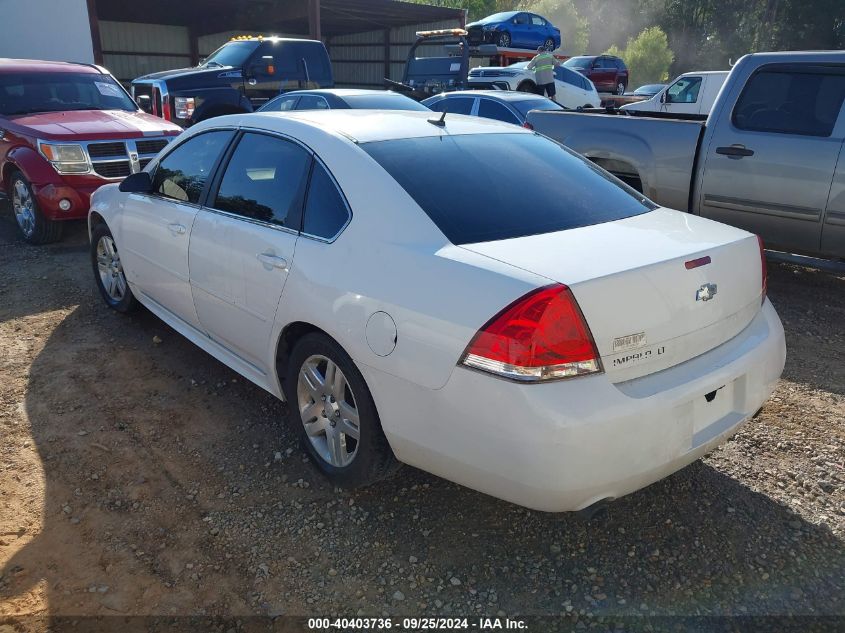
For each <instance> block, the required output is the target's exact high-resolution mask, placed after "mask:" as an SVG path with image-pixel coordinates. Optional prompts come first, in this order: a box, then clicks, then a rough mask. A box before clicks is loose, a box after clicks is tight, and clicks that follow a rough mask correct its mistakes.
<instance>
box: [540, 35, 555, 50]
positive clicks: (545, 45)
mask: <svg viewBox="0 0 845 633" xmlns="http://www.w3.org/2000/svg"><path fill="white" fill-rule="evenodd" d="M543 48H545V49H546V50H547V51H549V52H551V51H553V50H554V49H555V41H554V40H553V39H552V38H551V37H547V38H546V41H545V42H543Z"/></svg>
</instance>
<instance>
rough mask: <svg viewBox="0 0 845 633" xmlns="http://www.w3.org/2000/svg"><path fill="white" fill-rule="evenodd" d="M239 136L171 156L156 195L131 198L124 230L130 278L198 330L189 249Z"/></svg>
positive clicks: (209, 139)
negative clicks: (221, 165) (215, 176)
mask: <svg viewBox="0 0 845 633" xmlns="http://www.w3.org/2000/svg"><path fill="white" fill-rule="evenodd" d="M233 135H234V132H233V131H231V130H219V131H214V132H205V133H203V134H198V135H197V136H194V137H192V138H190V139H188V140H187V141H185V142H184V143H181V144H180V145H178V146H176V147H175V148H174V149H173V150H172V151H170V152H168V153H167V155H166V156H164V158H162V159H161V162H160V163H159V164H158V166H157V167H156V170H155V173H154V174H153V192H152V193H151V194H140V193H134V194H131V195H130V196H128V197H127V199H126V203H125V204H126V206H125V211H124V213H123V214H122V218H123V223H122V226H121V230H120V243H119V244H118V249H119V250H120V256H121V261H122V263H123V267H124V270H125V272H126V275H127V278H128V279H129V280H130V281H131V282H132V283H133V284H135V285H136V286H137V290H138V292H140V293H142V294H144V295H146V296H147V297H148V298H150V299H152V300H153V301H155V302H156V303H157V304H159V305H160V306H162V307H163V308H165V309H166V310H167V311H168V312H170V313H172V314H173V315H175V316H177V317H178V318H179V319H181V320H183V321H185V322H186V323H189V324H190V325H192V326H194V327H197V326H198V321H197V315H196V311H195V310H194V301H193V299H192V297H191V289H190V286H189V284H188V243H189V239H190V236H191V229H192V228H193V225H194V220H195V218H196V215H197V212H198V210H199V201H200V199H201V197H202V193H203V189H204V187H205V186H206V183H207V181H208V178H209V176H210V174H211V173H212V171H213V169H214V165H215V163H216V162H217V160H218V158H219V157H220V156H221V155H222V153H223V150H224V149H225V147H226V146H227V145H228V143H229V141H230V140H231V138H232V136H233Z"/></svg>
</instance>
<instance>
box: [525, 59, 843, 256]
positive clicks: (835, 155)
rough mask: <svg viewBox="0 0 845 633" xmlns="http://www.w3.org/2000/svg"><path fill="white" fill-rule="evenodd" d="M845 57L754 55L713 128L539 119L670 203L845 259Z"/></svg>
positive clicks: (639, 118)
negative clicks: (844, 149) (844, 148)
mask: <svg viewBox="0 0 845 633" xmlns="http://www.w3.org/2000/svg"><path fill="white" fill-rule="evenodd" d="M843 102H845V52H789V53H755V54H752V55H746V56H745V57H743V58H742V59H740V60H739V61H738V62H737V64H736V65H735V66H734V68H733V70H732V71H731V73H730V75H729V76H728V78H727V80H726V81H725V85H724V86H723V88H722V90H721V92H720V93H719V97H718V98H717V99H716V103H715V104H714V105H713V109H712V110H711V111H710V115H709V117H707V119H706V121H697V120H680V119H675V118H667V116H666V115H665V114H661V113H659V112H638V113H624V112H619V111H616V112H615V113H614V114H609V113H608V114H593V113H579V112H539V111H535V112H530V113H529V114H528V122H529V123H530V124H531V125H533V126H534V129H535V130H536V131H537V132H539V133H540V134H544V135H546V136H548V137H551V138H553V139H555V140H557V141H560V142H561V143H563V144H565V145H567V146H568V147H570V148H572V149H573V150H575V151H577V152H579V153H581V154H583V155H585V156H586V157H588V158H590V159H591V160H593V161H594V162H595V163H597V164H598V165H600V166H602V167H604V168H605V169H607V170H608V171H610V172H611V173H613V174H615V175H616V176H618V177H619V178H621V179H622V180H624V181H625V182H627V183H628V184H629V185H631V186H632V187H634V188H635V189H638V190H639V191H642V192H643V193H645V194H646V195H647V196H648V197H649V198H651V199H652V200H654V201H655V202H657V203H658V204H661V205H663V206H667V207H671V208H675V209H681V210H685V211H688V212H690V213H693V214H696V215H701V216H704V217H708V218H712V219H714V220H719V221H721V222H725V223H726V224H732V225H734V226H738V227H740V228H743V229H747V230H749V231H752V232H754V233H757V234H758V235H760V236H761V237H762V238H763V239H764V241H765V242H766V245H767V247H769V248H772V249H776V250H782V251H787V252H790V253H798V254H803V255H810V256H816V257H825V258H843V257H845V151H843V143H845V107H843Z"/></svg>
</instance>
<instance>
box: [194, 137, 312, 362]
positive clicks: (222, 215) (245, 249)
mask: <svg viewBox="0 0 845 633" xmlns="http://www.w3.org/2000/svg"><path fill="white" fill-rule="evenodd" d="M237 143H238V144H237V147H236V148H235V150H234V152H233V153H232V157H231V159H230V160H229V162H228V164H227V165H226V166H225V170H224V171H223V172H222V174H221V175H220V176H218V177H217V178H216V179H215V180H216V181H218V182H219V184H215V185H214V186H213V188H212V191H211V194H210V195H209V197H208V202H207V205H206V207H204V208H203V209H202V210H201V211H200V212H199V214H198V215H197V218H196V221H195V222H194V229H193V232H192V235H191V246H190V256H189V259H190V265H191V289H192V293H193V299H194V304H195V305H196V309H197V315H198V317H199V321H200V323H201V324H202V326H203V329H204V330H205V332H206V333H207V334H208V336H210V337H211V338H212V339H213V340H215V341H216V342H217V343H219V344H221V345H222V346H224V347H226V348H227V349H228V350H229V351H230V352H232V353H233V354H235V355H236V356H238V357H240V358H241V359H242V360H243V361H245V362H247V363H248V364H250V365H251V366H252V367H254V368H255V369H256V370H257V371H259V372H260V373H264V374H266V373H268V372H269V371H270V369H271V363H272V358H273V352H272V351H270V334H271V331H272V329H273V322H274V320H275V316H276V309H277V308H278V306H279V300H280V298H281V296H282V290H283V289H284V286H285V282H286V281H287V278H288V273H289V271H290V268H291V266H292V265H294V253H295V249H296V243H297V239H298V236H299V230H300V222H301V219H302V205H303V198H304V191H305V186H306V184H307V179H308V173H309V170H310V167H311V160H312V159H311V154H310V152H308V151H307V150H306V149H304V148H303V147H302V146H300V145H297V144H296V143H294V142H292V141H287V140H284V139H282V138H279V137H276V136H271V135H267V134H259V133H252V132H247V133H245V134H244V135H243V136H242V137H241V138H240V140H239V141H238V142H237Z"/></svg>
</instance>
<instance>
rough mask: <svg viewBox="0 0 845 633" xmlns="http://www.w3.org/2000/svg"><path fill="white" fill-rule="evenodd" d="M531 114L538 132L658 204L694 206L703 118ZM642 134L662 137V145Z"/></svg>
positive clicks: (555, 111) (572, 113)
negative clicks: (693, 184)
mask: <svg viewBox="0 0 845 633" xmlns="http://www.w3.org/2000/svg"><path fill="white" fill-rule="evenodd" d="M528 116H529V121H530V122H531V124H532V125H533V126H534V129H535V130H536V131H537V132H539V133H540V134H543V135H545V136H548V137H550V138H553V139H555V140H556V141H560V142H561V143H563V144H564V145H566V146H567V147H569V148H571V149H573V150H575V151H576V152H578V153H580V154H583V155H584V156H587V157H588V158H589V159H590V160H592V161H593V162H595V163H596V164H597V165H600V166H601V167H604V168H605V169H606V170H607V171H609V172H610V173H612V174H613V175H614V176H616V177H617V178H619V179H621V180H622V181H624V182H626V183H627V184H629V185H630V186H632V187H633V188H634V189H637V190H638V191H641V192H643V193H644V194H645V195H646V196H648V197H649V198H650V199H651V200H653V201H654V202H656V203H657V204H660V205H662V206H664V207H669V208H671V209H680V210H681V211H687V210H689V209H690V208H691V201H690V175H691V174H692V173H694V171H695V167H696V164H695V163H696V161H695V159H696V156H697V155H698V148H699V145H700V144H701V139H702V137H703V136H704V122H703V121H689V120H681V119H669V118H665V117H650V116H649V117H647V116H622V115H612V114H592V113H586V112H562V111H559V110H549V111H540V110H537V111H533V112H531V113H530V114H529V115H528ZM643 139H650V140H651V139H654V140H657V139H659V144H658V143H647V142H645V141H644V140H643ZM656 148H657V149H659V151H655V149H656ZM634 166H636V169H634Z"/></svg>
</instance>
